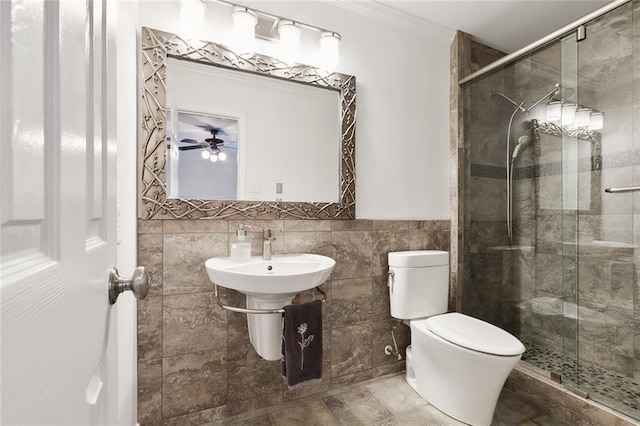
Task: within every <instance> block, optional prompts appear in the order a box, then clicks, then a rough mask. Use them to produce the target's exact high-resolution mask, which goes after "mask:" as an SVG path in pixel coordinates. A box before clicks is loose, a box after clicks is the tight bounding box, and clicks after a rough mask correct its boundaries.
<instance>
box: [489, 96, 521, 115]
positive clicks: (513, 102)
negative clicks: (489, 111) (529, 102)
mask: <svg viewBox="0 0 640 426" xmlns="http://www.w3.org/2000/svg"><path fill="white" fill-rule="evenodd" d="M491 96H500V97H501V98H503V99H505V100H506V101H507V102H509V103H511V104H513V106H515V107H516V108H517V109H519V110H520V111H522V112H525V111H526V110H525V109H524V107H523V106H522V105H523V104H524V102H521V103H520V104H518V103H517V102H516V101H514V100H513V99H511V98H510V97H508V96H507V95H505V94H504V93H500V92H493V93H492V94H491Z"/></svg>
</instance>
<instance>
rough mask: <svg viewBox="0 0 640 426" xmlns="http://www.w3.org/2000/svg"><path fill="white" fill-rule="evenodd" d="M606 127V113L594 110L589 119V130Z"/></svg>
mask: <svg viewBox="0 0 640 426" xmlns="http://www.w3.org/2000/svg"><path fill="white" fill-rule="evenodd" d="M603 127H604V113H602V112H592V113H591V117H590V119H589V130H601V129H602V128H603Z"/></svg>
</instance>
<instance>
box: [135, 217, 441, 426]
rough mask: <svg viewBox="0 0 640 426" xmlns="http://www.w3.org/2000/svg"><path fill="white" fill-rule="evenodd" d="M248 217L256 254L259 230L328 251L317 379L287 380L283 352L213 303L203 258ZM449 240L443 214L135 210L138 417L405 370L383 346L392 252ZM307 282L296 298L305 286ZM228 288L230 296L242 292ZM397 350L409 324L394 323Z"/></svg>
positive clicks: (193, 419) (191, 412) (243, 403)
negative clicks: (261, 352)
mask: <svg viewBox="0 0 640 426" xmlns="http://www.w3.org/2000/svg"><path fill="white" fill-rule="evenodd" d="M239 224H244V225H249V226H250V228H249V230H250V232H251V236H252V239H253V255H260V254H261V252H262V244H261V236H262V230H263V229H266V228H268V229H272V230H273V231H275V237H276V241H275V242H274V243H273V252H274V254H277V253H299V252H307V253H317V254H322V255H326V256H331V257H333V258H334V259H335V260H336V268H335V270H334V271H333V274H332V276H331V279H330V280H329V281H327V282H326V283H325V284H323V286H322V288H323V290H324V291H325V292H326V293H327V296H328V298H327V301H326V303H325V304H324V306H323V334H324V335H323V343H324V368H323V380H322V382H321V383H319V384H313V385H309V386H306V387H302V388H300V389H296V390H289V389H287V388H286V386H285V385H284V382H283V379H282V377H281V375H280V363H279V362H269V361H265V360H263V359H262V358H260V357H259V356H258V355H257V354H256V353H255V351H254V350H253V348H252V346H251V344H250V342H249V337H248V334H247V324H246V315H244V314H238V313H232V312H227V311H225V310H223V309H221V308H219V307H218V306H217V305H216V302H215V296H214V294H213V287H212V285H211V283H210V281H209V279H208V277H207V274H206V271H205V269H204V262H205V260H206V259H208V258H210V257H214V256H228V250H229V248H228V247H229V238H230V237H231V236H233V232H234V231H235V229H236V227H237V226H238V225H239ZM419 249H436V250H447V251H448V250H449V249H450V222H449V221H377V220H353V221H330V220H317V221H316V220H306V221H305V220H140V221H139V222H138V263H139V265H141V266H144V267H146V268H147V270H148V271H149V273H150V275H151V282H152V286H151V290H150V291H149V294H148V296H147V298H146V299H145V300H142V301H140V302H139V304H138V421H139V422H140V423H141V424H142V425H152V424H158V425H159V424H164V425H172V424H201V423H206V422H211V421H214V420H217V419H222V418H225V417H229V416H234V415H237V414H240V413H243V412H247V411H251V410H255V409H258V408H261V407H267V406H270V405H274V404H279V403H283V402H287V401H292V400H296V399H299V398H303V397H306V396H309V395H312V394H316V393H320V392H325V391H328V390H331V389H335V388H339V387H342V386H346V385H349V384H352V383H356V382H360V381H364V380H368V379H371V378H373V377H377V376H382V375H385V374H388V373H392V372H397V371H402V370H403V369H404V362H403V361H397V360H396V359H395V358H393V357H390V356H385V354H384V347H385V345H387V344H390V343H391V336H390V330H391V328H392V327H393V326H396V325H397V324H398V323H397V322H396V321H394V320H393V319H392V318H391V316H390V315H389V296H388V289H387V281H386V273H387V254H388V253H389V252H391V251H398V250H419ZM312 295H313V294H312V292H305V293H303V294H301V295H299V296H298V297H297V300H295V301H294V303H296V302H299V301H303V300H306V299H307V298H309V297H311V296H312ZM222 296H223V298H225V297H227V298H228V300H229V302H230V303H231V304H233V305H236V306H243V305H244V296H242V295H241V294H239V293H236V292H234V291H227V292H224V294H223V295H222ZM396 333H397V334H396V336H397V337H398V340H399V342H398V343H399V345H400V346H401V349H402V351H403V352H404V348H405V347H406V345H408V343H409V329H408V328H407V327H406V326H404V325H399V326H398V328H397V332H396Z"/></svg>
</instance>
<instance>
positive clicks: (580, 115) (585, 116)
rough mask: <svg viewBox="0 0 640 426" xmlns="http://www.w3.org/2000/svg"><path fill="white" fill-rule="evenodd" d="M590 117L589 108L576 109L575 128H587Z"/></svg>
mask: <svg viewBox="0 0 640 426" xmlns="http://www.w3.org/2000/svg"><path fill="white" fill-rule="evenodd" d="M590 115H591V108H578V110H577V111H576V127H587V126H589V116H590Z"/></svg>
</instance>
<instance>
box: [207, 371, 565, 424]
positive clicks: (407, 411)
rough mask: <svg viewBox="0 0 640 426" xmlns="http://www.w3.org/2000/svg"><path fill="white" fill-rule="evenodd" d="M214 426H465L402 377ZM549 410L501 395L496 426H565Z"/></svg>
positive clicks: (531, 401) (505, 391)
mask: <svg viewBox="0 0 640 426" xmlns="http://www.w3.org/2000/svg"><path fill="white" fill-rule="evenodd" d="M214 424H227V425H229V424H230V425H254V426H257V425H265V426H272V425H277V426H288V425H291V426H297V425H305V426H307V425H317V426H331V425H349V426H351V425H364V426H392V425H400V426H424V425H429V426H430V425H451V426H464V423H461V422H459V421H457V420H455V419H452V418H451V417H449V416H447V415H445V414H444V413H442V412H440V411H438V410H437V409H436V408H435V407H433V406H432V405H430V404H429V403H428V402H426V401H425V400H423V399H422V398H421V397H419V396H418V395H417V394H416V393H415V392H414V391H413V390H412V389H411V388H410V387H409V385H407V384H406V382H405V381H404V377H403V375H402V374H391V375H387V376H383V377H379V378H376V379H373V380H368V381H366V382H362V383H358V384H355V385H351V386H347V387H344V388H339V389H334V390H330V391H327V392H323V393H320V394H317V395H312V396H309V397H306V398H303V399H302V400H298V401H291V402H287V403H283V404H279V405H276V406H273V407H268V408H263V409H260V410H256V411H253V412H248V413H244V414H241V415H238V416H235V417H231V418H227V419H224V420H220V421H218V422H216V423H214ZM565 424H566V423H564V422H563V421H561V420H559V419H555V418H553V417H552V416H551V413H550V412H549V407H547V406H542V405H540V404H537V403H536V401H535V399H531V398H528V397H527V396H526V395H521V394H518V393H515V392H513V391H511V390H509V389H507V388H504V389H503V390H502V393H501V394H500V399H499V400H498V405H497V407H496V411H495V414H494V418H493V423H492V425H495V426H525V425H527V426H536V425H554V426H564V425H565Z"/></svg>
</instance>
